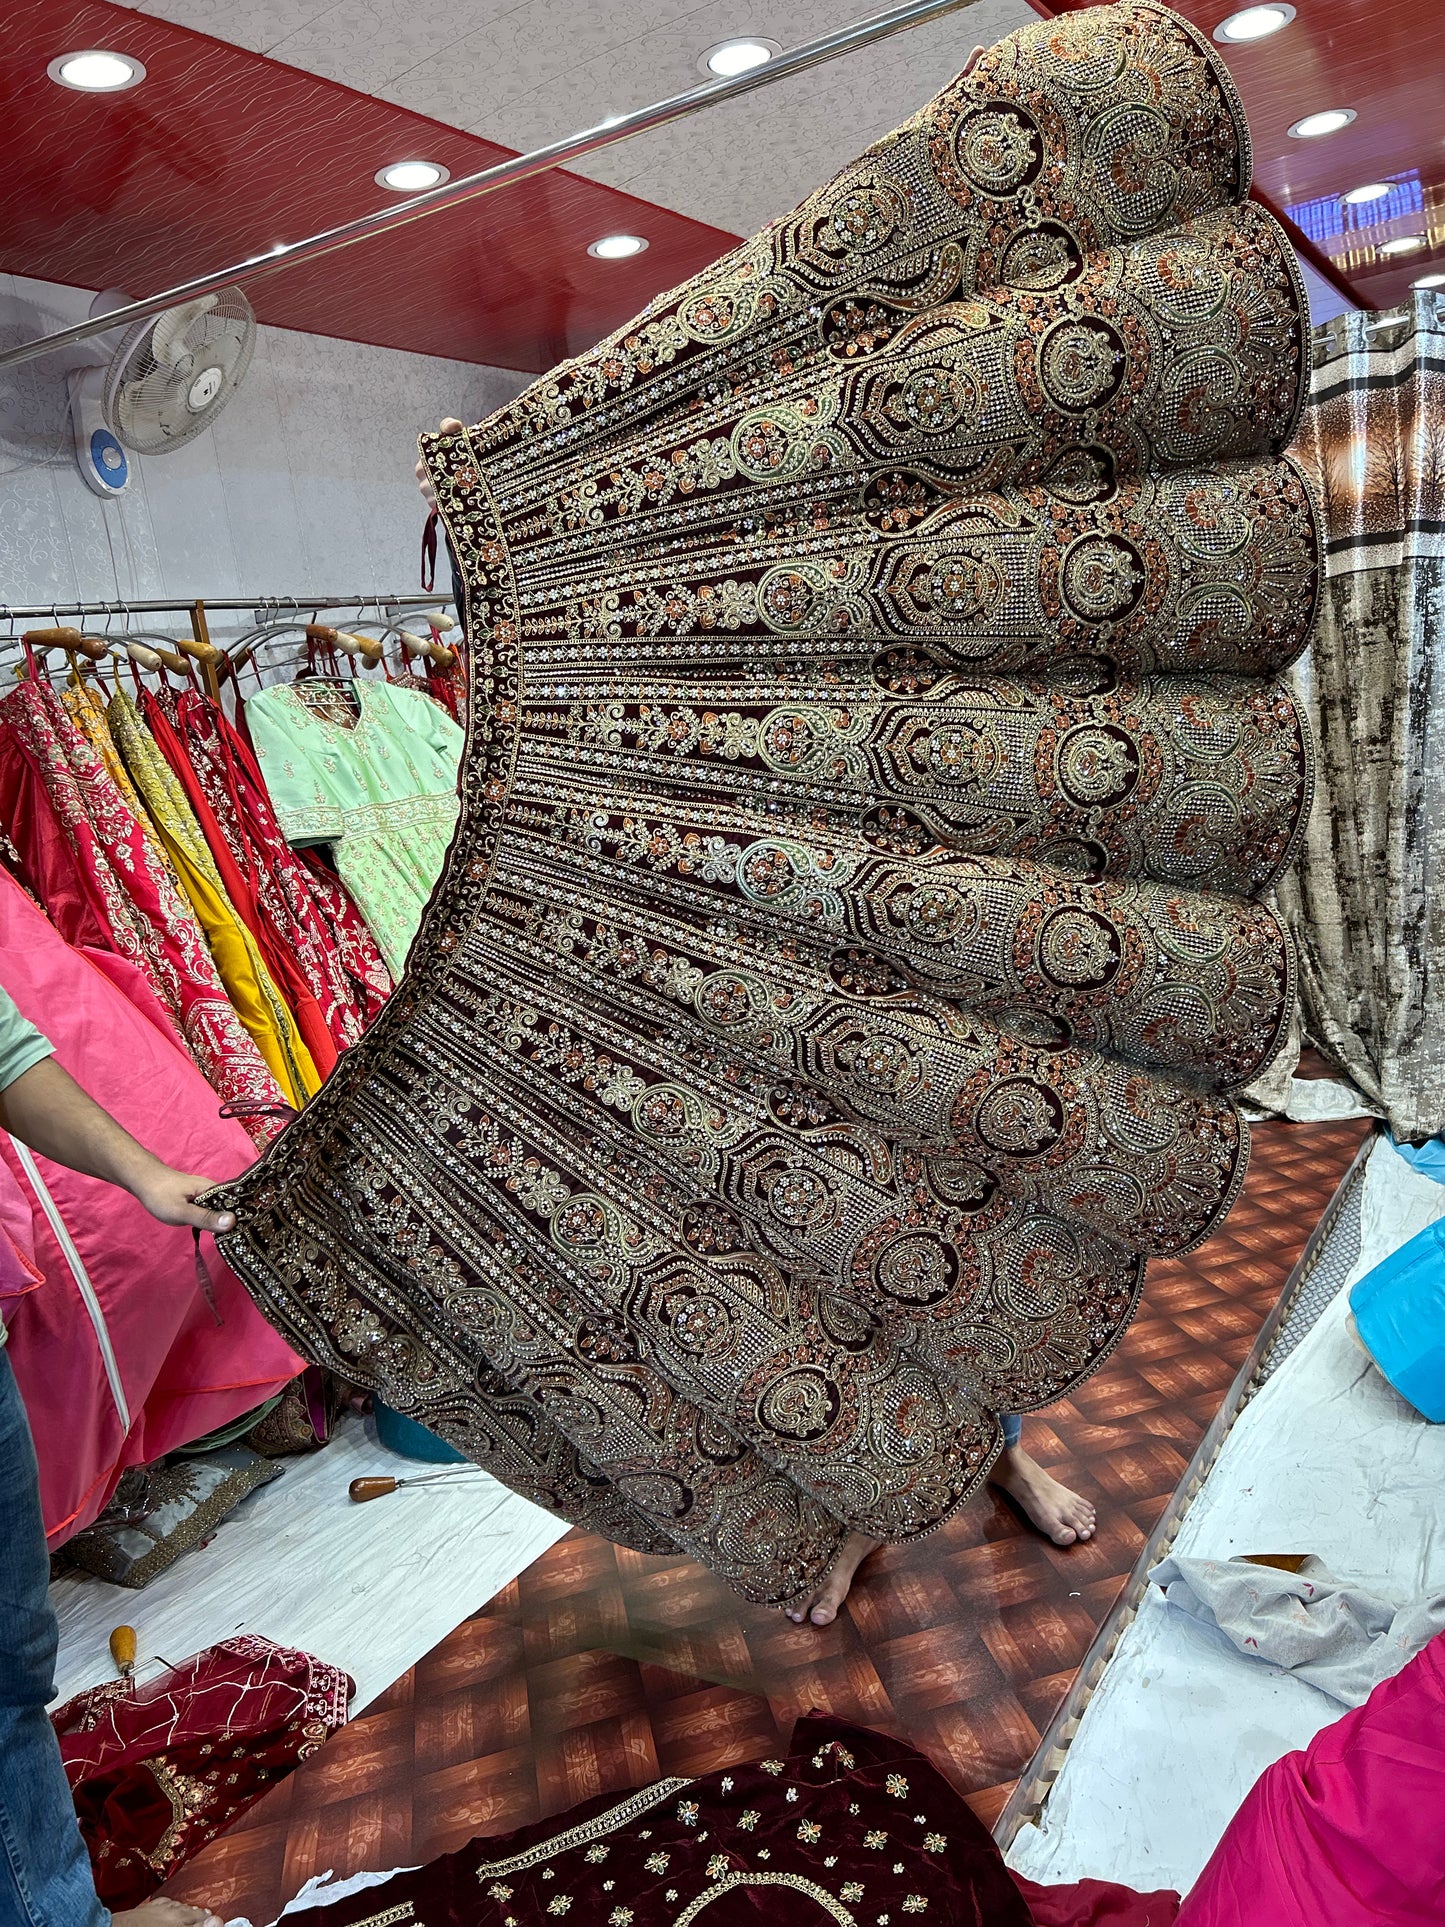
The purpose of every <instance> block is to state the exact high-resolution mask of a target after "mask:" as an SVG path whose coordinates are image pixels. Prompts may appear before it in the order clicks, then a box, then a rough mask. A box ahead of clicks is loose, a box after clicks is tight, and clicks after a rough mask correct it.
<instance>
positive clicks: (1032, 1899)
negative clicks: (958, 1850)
mask: <svg viewBox="0 0 1445 1927" xmlns="http://www.w3.org/2000/svg"><path fill="white" fill-rule="evenodd" d="M1009 1871H1010V1873H1013V1870H1012V1868H1010V1870H1009ZM1013 1883H1014V1885H1015V1886H1016V1887H1017V1888H1018V1890H1019V1892H1020V1893H1021V1894H1022V1895H1023V1897H1024V1899H1025V1901H1026V1902H1027V1903H1028V1909H1029V1913H1030V1915H1031V1916H1032V1918H1033V1927H1171V1923H1173V1922H1174V1921H1176V1920H1177V1919H1178V1917H1179V1896H1178V1894H1176V1893H1175V1892H1174V1891H1173V1889H1172V1888H1167V1887H1163V1888H1160V1889H1159V1890H1158V1891H1157V1892H1155V1893H1148V1894H1136V1893H1135V1892H1134V1889H1133V1888H1132V1887H1120V1886H1116V1885H1115V1883H1114V1882H1113V1881H1112V1880H1075V1881H1073V1882H1072V1883H1071V1884H1070V1885H1069V1886H1067V1887H1040V1886H1038V1885H1037V1884H1036V1883H1035V1882H1034V1881H1032V1880H1025V1879H1024V1877H1023V1875H1022V1874H1021V1873H1014V1874H1013ZM1315 1927H1324V1923H1323V1922H1320V1921H1317V1922H1316V1923H1315Z"/></svg>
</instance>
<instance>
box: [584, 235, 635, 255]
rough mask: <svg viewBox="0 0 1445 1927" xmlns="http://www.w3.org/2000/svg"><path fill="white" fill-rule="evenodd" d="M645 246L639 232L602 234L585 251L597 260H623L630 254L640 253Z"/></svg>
mask: <svg viewBox="0 0 1445 1927" xmlns="http://www.w3.org/2000/svg"><path fill="white" fill-rule="evenodd" d="M646 246H647V243H646V241H644V240H643V238H642V236H641V235H640V234H604V235H603V237H602V239H601V240H600V241H594V242H593V243H592V245H591V247H590V248H588V250H587V252H588V253H589V254H591V255H595V256H596V258H597V259H598V260H599V261H625V260H627V259H628V257H629V256H630V255H633V254H641V252H642V250H643V249H644V248H645V247H646Z"/></svg>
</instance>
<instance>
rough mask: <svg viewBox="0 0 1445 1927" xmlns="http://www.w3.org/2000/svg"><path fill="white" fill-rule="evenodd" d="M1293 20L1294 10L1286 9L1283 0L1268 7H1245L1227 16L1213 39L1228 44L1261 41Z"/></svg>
mask: <svg viewBox="0 0 1445 1927" xmlns="http://www.w3.org/2000/svg"><path fill="white" fill-rule="evenodd" d="M1293 19H1294V8H1293V7H1287V6H1285V5H1284V4H1283V0H1278V4H1275V5H1272V6H1268V7H1245V8H1244V9H1243V11H1242V12H1240V13H1231V14H1228V15H1227V16H1226V17H1225V18H1224V19H1223V20H1221V21H1220V23H1219V25H1218V26H1217V27H1216V28H1215V29H1214V38H1215V39H1216V40H1224V41H1228V42H1236V41H1242V40H1263V39H1265V37H1266V36H1267V35H1269V34H1272V33H1278V32H1279V30H1280V28H1281V27H1287V26H1288V25H1289V23H1290V21H1291V20H1293Z"/></svg>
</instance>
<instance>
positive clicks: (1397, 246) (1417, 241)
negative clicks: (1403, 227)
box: [1380, 234, 1425, 254]
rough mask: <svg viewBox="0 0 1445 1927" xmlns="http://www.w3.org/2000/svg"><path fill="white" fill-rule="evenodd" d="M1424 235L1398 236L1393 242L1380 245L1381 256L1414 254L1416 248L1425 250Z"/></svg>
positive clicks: (1383, 242) (1384, 242)
mask: <svg viewBox="0 0 1445 1927" xmlns="http://www.w3.org/2000/svg"><path fill="white" fill-rule="evenodd" d="M1424 245H1425V237H1424V235H1423V234H1397V235H1396V236H1395V238H1394V240H1393V241H1382V242H1381V243H1380V252H1381V254H1413V253H1414V251H1415V249H1416V248H1423V247H1424Z"/></svg>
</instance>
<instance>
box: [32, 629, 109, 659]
mask: <svg viewBox="0 0 1445 1927" xmlns="http://www.w3.org/2000/svg"><path fill="white" fill-rule="evenodd" d="M20 640H21V641H22V642H26V643H29V645H30V647H31V648H32V649H39V650H40V651H41V652H42V653H43V652H44V651H46V650H48V649H63V650H64V651H65V653H66V654H67V655H82V656H89V658H90V660H91V661H92V662H100V661H101V659H102V658H103V657H105V656H108V655H109V654H110V644H109V643H107V642H104V641H102V639H101V638H100V637H99V636H84V635H82V634H81V633H80V631H79V629H27V630H26V631H25V633H24V635H22V636H21V638H20Z"/></svg>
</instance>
